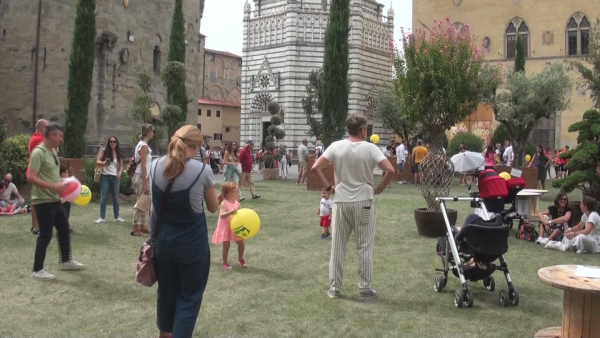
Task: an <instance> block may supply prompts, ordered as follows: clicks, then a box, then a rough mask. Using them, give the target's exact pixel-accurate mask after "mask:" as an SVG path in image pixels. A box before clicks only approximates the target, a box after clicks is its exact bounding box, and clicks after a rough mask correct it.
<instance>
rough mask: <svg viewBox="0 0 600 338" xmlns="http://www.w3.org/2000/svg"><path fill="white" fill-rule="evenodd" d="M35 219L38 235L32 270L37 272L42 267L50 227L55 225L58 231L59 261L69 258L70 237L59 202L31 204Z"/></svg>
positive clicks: (50, 235)
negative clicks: (37, 224) (38, 227)
mask: <svg viewBox="0 0 600 338" xmlns="http://www.w3.org/2000/svg"><path fill="white" fill-rule="evenodd" d="M33 207H34V208H35V213H36V215H37V219H38V221H39V223H40V235H39V236H38V239H37V243H36V246H35V260H34V263H33V271H34V272H37V271H40V270H42V269H43V268H44V260H45V259H46V249H48V244H50V240H51V239H52V229H53V228H54V227H56V232H57V233H58V246H59V249H60V250H59V254H60V257H59V258H60V262H68V261H70V260H71V237H70V235H69V221H68V220H67V218H66V216H65V211H64V209H63V207H62V206H61V203H60V202H52V203H42V204H36V205H34V206H33Z"/></svg>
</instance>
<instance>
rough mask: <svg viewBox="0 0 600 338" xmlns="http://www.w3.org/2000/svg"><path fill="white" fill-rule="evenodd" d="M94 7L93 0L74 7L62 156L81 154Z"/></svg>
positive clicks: (90, 73)
mask: <svg viewBox="0 0 600 338" xmlns="http://www.w3.org/2000/svg"><path fill="white" fill-rule="evenodd" d="M95 10H96V0H79V1H78V3H77V8H76V11H75V25H74V27H73V40H72V41H71V55H70V58H69V80H68V83H67V107H66V109H65V143H64V148H63V149H64V156H65V157H70V158H80V157H83V155H84V154H85V130H86V128H87V123H88V107H89V104H90V94H91V90H92V76H93V71H94V55H95V48H96V15H95V13H94V11H95Z"/></svg>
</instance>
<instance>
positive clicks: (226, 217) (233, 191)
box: [212, 182, 247, 270]
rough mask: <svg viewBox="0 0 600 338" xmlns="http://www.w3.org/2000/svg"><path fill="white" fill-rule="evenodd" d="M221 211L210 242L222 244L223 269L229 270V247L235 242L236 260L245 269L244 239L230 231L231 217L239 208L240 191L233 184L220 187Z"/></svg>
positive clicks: (229, 183) (228, 183)
mask: <svg viewBox="0 0 600 338" xmlns="http://www.w3.org/2000/svg"><path fill="white" fill-rule="evenodd" d="M218 198H219V203H220V204H221V209H220V211H219V222H218V223H217V229H216V230H215V234H214V235H213V238H212V242H213V243H214V244H220V243H223V265H222V267H223V269H225V270H231V265H229V263H228V261H227V256H228V255H229V246H230V245H231V244H230V242H231V241H235V243H236V244H237V246H238V260H239V262H240V264H241V265H242V267H243V268H245V267H246V266H247V265H246V261H245V260H244V249H245V243H244V239H243V238H241V237H239V236H237V235H236V234H234V233H233V230H231V224H230V222H231V217H232V216H233V215H234V214H235V213H236V212H237V210H238V209H239V208H240V202H238V199H239V198H240V189H239V187H238V186H237V184H235V183H234V182H227V183H224V184H223V185H222V186H221V194H219V196H218Z"/></svg>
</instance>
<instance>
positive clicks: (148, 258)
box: [135, 179, 174, 287]
mask: <svg viewBox="0 0 600 338" xmlns="http://www.w3.org/2000/svg"><path fill="white" fill-rule="evenodd" d="M173 180H174V179H172V180H170V181H169V184H168V185H167V188H166V189H165V193H164V194H163V198H162V201H161V204H160V208H159V209H160V210H159V211H158V215H157V218H156V224H155V225H154V231H152V236H150V238H149V239H148V240H147V241H145V242H144V244H142V248H141V249H140V256H139V257H138V263H137V268H136V273H135V281H136V282H138V283H140V284H142V285H144V286H147V287H151V286H152V285H154V283H156V270H155V267H154V257H155V256H154V249H155V244H156V239H157V238H158V234H159V233H160V227H161V225H162V221H163V218H164V216H165V213H166V211H167V199H168V197H169V193H170V192H171V188H172V187H173Z"/></svg>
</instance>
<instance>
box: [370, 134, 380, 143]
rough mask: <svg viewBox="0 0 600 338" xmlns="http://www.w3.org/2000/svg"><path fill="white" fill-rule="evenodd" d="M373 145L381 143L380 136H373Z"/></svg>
mask: <svg viewBox="0 0 600 338" xmlns="http://www.w3.org/2000/svg"><path fill="white" fill-rule="evenodd" d="M371 143H375V144H378V143H379V135H377V134H373V135H371Z"/></svg>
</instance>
